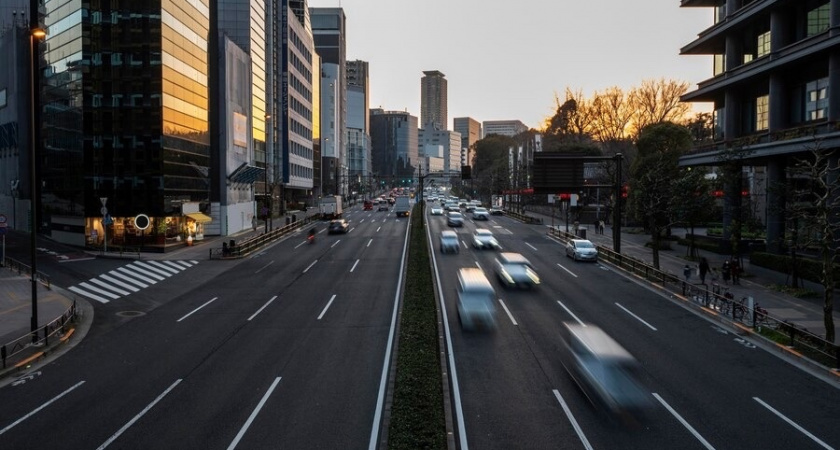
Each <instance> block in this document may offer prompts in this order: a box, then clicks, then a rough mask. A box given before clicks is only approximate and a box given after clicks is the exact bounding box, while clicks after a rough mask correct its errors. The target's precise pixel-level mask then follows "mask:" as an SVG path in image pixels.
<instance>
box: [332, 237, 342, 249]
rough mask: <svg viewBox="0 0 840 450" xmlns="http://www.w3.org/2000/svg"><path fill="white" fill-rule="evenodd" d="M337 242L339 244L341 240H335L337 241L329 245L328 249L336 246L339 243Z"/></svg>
mask: <svg viewBox="0 0 840 450" xmlns="http://www.w3.org/2000/svg"><path fill="white" fill-rule="evenodd" d="M339 242H341V239H339V240H337V241H335V242H333V245H330V248H333V247H335V246H336V245H338V243H339Z"/></svg>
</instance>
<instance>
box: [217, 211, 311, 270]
mask: <svg viewBox="0 0 840 450" xmlns="http://www.w3.org/2000/svg"><path fill="white" fill-rule="evenodd" d="M319 219H320V216H319V215H318V214H313V215H310V216H308V217H304V218H303V219H301V220H297V221H294V222H291V223H289V224H288V225H284V226H282V227H280V228H275V229H273V230H271V231H269V232H267V233H264V234H261V235H258V236H254V237H252V238H250V239H247V240H244V241H241V242H235V241H234V240H231V241H230V245H226V244H227V243H225V244H223V245H222V247H220V248H211V249H210V259H237V258H243V257H245V256H248V255H250V254H251V253H254V252H255V251H257V250H260V249H261V248H263V247H265V246H266V245H268V244H270V243H272V242H274V241H276V240H277V239H280V238H281V237H283V236H285V235H286V234H289V233H291V232H293V231H296V230H297V229H299V228H300V227H302V226H304V225H307V224H309V223H312V222H315V221H317V220H319Z"/></svg>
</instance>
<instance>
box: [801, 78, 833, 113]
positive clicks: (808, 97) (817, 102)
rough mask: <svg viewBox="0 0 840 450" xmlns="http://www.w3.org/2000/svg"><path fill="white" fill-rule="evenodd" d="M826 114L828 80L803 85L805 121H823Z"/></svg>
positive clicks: (823, 79)
mask: <svg viewBox="0 0 840 450" xmlns="http://www.w3.org/2000/svg"><path fill="white" fill-rule="evenodd" d="M827 114H828V78H820V79H819V80H814V81H811V82H809V83H807V84H805V121H810V120H820V119H825V117H826V115H827Z"/></svg>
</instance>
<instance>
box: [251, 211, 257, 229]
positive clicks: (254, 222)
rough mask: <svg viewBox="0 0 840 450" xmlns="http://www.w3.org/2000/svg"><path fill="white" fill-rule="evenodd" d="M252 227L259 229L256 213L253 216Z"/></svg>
mask: <svg viewBox="0 0 840 450" xmlns="http://www.w3.org/2000/svg"><path fill="white" fill-rule="evenodd" d="M251 228H252V229H253V230H254V231H257V215H256V214H254V215H252V216H251Z"/></svg>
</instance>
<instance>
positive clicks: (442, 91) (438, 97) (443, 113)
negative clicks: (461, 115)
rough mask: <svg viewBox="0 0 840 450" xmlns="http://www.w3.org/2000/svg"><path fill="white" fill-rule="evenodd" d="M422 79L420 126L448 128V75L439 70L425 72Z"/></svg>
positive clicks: (439, 128)
mask: <svg viewBox="0 0 840 450" xmlns="http://www.w3.org/2000/svg"><path fill="white" fill-rule="evenodd" d="M423 75H424V76H423V78H422V79H421V80H420V126H422V127H423V128H437V129H438V130H446V129H447V128H448V127H449V118H448V116H447V114H448V113H447V81H446V75H444V74H443V73H441V72H440V71H437V70H427V71H425V72H423Z"/></svg>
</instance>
